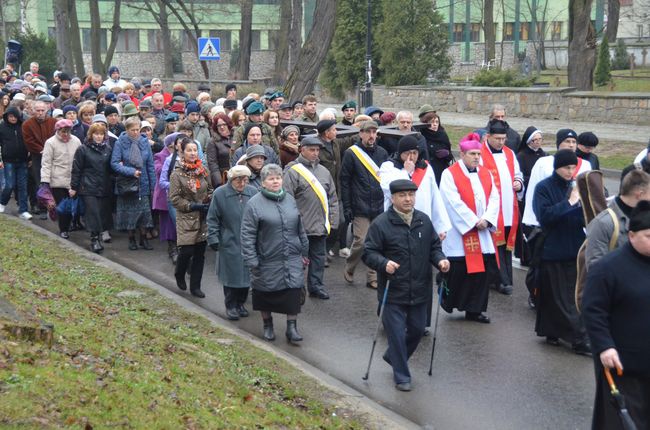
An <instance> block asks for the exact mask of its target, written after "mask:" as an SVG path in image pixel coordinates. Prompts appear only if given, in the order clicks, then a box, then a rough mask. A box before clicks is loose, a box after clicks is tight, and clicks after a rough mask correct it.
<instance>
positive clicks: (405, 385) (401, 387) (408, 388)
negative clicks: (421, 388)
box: [395, 382, 411, 391]
mask: <svg viewBox="0 0 650 430" xmlns="http://www.w3.org/2000/svg"><path fill="white" fill-rule="evenodd" d="M395 388H397V389H398V390H399V391H411V383H410V382H402V383H400V384H395Z"/></svg>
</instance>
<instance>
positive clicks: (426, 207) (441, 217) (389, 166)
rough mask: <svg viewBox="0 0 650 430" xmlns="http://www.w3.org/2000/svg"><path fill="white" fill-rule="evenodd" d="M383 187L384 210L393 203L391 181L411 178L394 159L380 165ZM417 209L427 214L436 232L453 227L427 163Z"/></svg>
mask: <svg viewBox="0 0 650 430" xmlns="http://www.w3.org/2000/svg"><path fill="white" fill-rule="evenodd" d="M379 179H380V183H381V189H382V190H383V191H384V210H387V209H388V208H389V207H390V205H391V200H390V183H391V182H393V181H395V180H397V179H408V180H411V176H410V175H409V173H408V172H407V171H406V169H398V168H397V167H395V165H394V164H393V162H392V161H390V160H389V161H384V162H383V163H381V166H380V167H379ZM415 209H417V210H419V211H422V212H424V213H425V214H427V216H428V217H429V219H431V223H432V224H433V228H435V229H436V233H438V234H440V233H445V232H447V231H449V230H450V229H451V221H450V220H449V216H448V215H447V211H446V210H445V205H444V203H443V201H442V198H441V197H440V190H439V189H438V185H437V184H436V176H435V174H434V173H433V169H432V168H431V166H429V165H427V169H426V173H425V174H424V177H423V178H422V182H421V183H420V186H419V187H418V190H417V191H416V192H415Z"/></svg>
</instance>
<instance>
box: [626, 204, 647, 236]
mask: <svg viewBox="0 0 650 430" xmlns="http://www.w3.org/2000/svg"><path fill="white" fill-rule="evenodd" d="M647 229H650V201H648V200H641V201H640V202H639V203H638V204H637V205H636V207H635V208H634V209H632V214H631V215H630V227H629V230H630V231H641V230H647Z"/></svg>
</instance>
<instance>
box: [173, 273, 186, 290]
mask: <svg viewBox="0 0 650 430" xmlns="http://www.w3.org/2000/svg"><path fill="white" fill-rule="evenodd" d="M174 277H175V278H176V286H177V287H178V289H179V290H183V291H185V290H187V282H185V273H174Z"/></svg>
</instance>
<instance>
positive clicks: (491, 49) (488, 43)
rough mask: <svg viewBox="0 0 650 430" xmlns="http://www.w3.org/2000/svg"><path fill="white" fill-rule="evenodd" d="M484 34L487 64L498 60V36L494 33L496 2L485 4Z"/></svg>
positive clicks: (490, 1) (491, 1) (488, 0)
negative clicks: (496, 47)
mask: <svg viewBox="0 0 650 430" xmlns="http://www.w3.org/2000/svg"><path fill="white" fill-rule="evenodd" d="M483 34H484V35H485V62H486V63H487V62H489V61H491V60H494V59H495V58H496V49H495V44H496V34H495V32H494V0H485V2H484V4H483Z"/></svg>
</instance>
